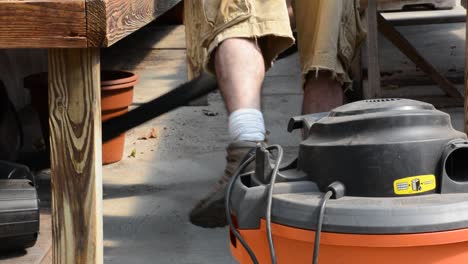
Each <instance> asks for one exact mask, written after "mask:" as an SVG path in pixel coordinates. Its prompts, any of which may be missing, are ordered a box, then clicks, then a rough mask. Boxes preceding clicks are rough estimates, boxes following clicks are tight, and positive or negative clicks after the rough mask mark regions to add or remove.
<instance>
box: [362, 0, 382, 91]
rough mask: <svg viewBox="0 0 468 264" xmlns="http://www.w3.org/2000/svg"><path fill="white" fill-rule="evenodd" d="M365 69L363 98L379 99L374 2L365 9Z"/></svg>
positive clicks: (377, 37)
mask: <svg viewBox="0 0 468 264" xmlns="http://www.w3.org/2000/svg"><path fill="white" fill-rule="evenodd" d="M367 68H368V70H367V72H368V82H369V85H368V86H367V87H365V89H363V96H364V98H366V99H368V98H374V97H380V95H381V91H380V65H379V31H378V28H377V2H376V1H369V2H368V8H367Z"/></svg>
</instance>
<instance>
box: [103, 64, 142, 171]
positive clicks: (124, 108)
mask: <svg viewBox="0 0 468 264" xmlns="http://www.w3.org/2000/svg"><path fill="white" fill-rule="evenodd" d="M137 82H138V76H137V75H136V74H134V73H131V72H125V71H106V72H102V74H101V111H102V112H101V113H102V121H106V120H108V119H111V118H113V117H116V116H119V115H122V114H125V113H127V112H128V107H129V106H130V105H131V104H132V102H133V87H134V86H135V85H136V84H137ZM124 145H125V134H121V135H120V136H118V137H116V138H114V139H112V140H110V141H107V142H105V143H103V145H102V163H103V164H110V163H114V162H117V161H120V160H121V159H122V157H123V151H124Z"/></svg>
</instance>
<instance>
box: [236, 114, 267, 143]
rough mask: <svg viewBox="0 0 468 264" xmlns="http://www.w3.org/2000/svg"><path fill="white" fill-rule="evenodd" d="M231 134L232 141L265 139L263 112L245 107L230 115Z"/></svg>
mask: <svg viewBox="0 0 468 264" xmlns="http://www.w3.org/2000/svg"><path fill="white" fill-rule="evenodd" d="M229 135H230V136H231V140H232V141H239V140H243V141H255V142H259V141H264V140H265V121H264V120H263V114H262V112H260V111H258V110H257V109H253V108H243V109H239V110H236V111H234V112H232V113H231V114H230V115H229Z"/></svg>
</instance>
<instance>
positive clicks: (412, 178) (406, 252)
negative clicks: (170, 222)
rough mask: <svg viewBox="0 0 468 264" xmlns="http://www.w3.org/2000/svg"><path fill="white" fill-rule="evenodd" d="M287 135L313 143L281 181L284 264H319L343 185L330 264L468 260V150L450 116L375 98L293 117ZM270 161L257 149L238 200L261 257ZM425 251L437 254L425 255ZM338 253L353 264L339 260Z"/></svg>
mask: <svg viewBox="0 0 468 264" xmlns="http://www.w3.org/2000/svg"><path fill="white" fill-rule="evenodd" d="M288 129H289V130H290V131H292V130H294V129H303V130H305V131H306V133H305V135H307V136H306V139H305V140H304V141H302V143H301V144H300V147H299V153H298V159H297V165H296V166H292V167H289V168H288V169H285V170H282V171H281V173H280V174H279V175H278V177H277V183H276V185H275V193H274V195H273V198H272V199H273V202H272V205H273V206H272V212H271V217H272V222H273V225H274V226H275V227H274V228H273V236H275V232H276V242H275V243H278V244H279V245H280V246H279V247H278V246H277V250H278V254H279V258H280V259H281V258H283V260H284V258H286V257H285V256H287V255H289V256H291V255H294V256H302V257H304V259H301V258H299V257H298V258H295V257H294V258H293V259H295V261H297V262H294V263H309V262H310V260H311V257H312V250H311V249H312V248H313V232H314V230H315V229H316V227H317V216H318V213H319V209H320V208H319V207H320V204H321V201H322V198H323V196H324V192H326V191H327V187H328V186H329V185H330V184H331V183H333V182H335V181H339V182H341V183H343V185H344V186H345V188H346V193H345V194H346V195H345V196H344V197H343V198H340V199H337V200H330V201H329V202H328V204H327V208H326V211H325V212H326V213H325V218H324V221H323V226H322V230H323V232H324V234H323V240H322V241H323V243H325V244H326V245H325V248H324V250H321V255H320V259H321V260H322V259H325V262H321V263H371V262H372V261H374V262H373V263H375V262H377V261H379V263H396V262H395V261H400V260H401V259H402V258H407V257H408V258H411V259H414V260H412V262H411V263H431V262H428V261H429V260H430V259H431V258H432V257H437V258H438V259H441V261H440V262H437V263H444V264H446V263H447V264H448V263H462V262H456V261H460V260H463V261H465V262H466V261H468V250H466V248H468V236H467V234H468V162H467V161H468V142H467V138H466V135H465V134H464V133H462V132H459V131H456V130H454V129H453V127H452V125H451V120H450V116H449V115H448V114H446V113H443V112H441V111H438V110H437V109H435V108H434V106H432V105H430V104H427V103H423V102H418V101H414V100H407V99H374V100H365V101H359V102H355V103H351V104H347V105H344V106H341V107H338V108H336V109H334V110H333V111H331V112H329V113H321V114H315V115H307V116H299V117H295V118H292V119H291V121H290V123H289V128H288ZM268 157H269V155H268V154H267V153H265V152H264V151H263V150H261V149H257V158H256V171H255V173H252V174H250V175H244V176H241V177H240V178H239V179H238V181H237V182H236V183H235V186H234V189H233V194H232V198H231V203H232V207H233V208H232V211H233V215H234V216H235V218H236V220H237V221H236V222H237V226H238V230H239V231H240V232H241V234H243V235H245V237H246V238H247V240H249V239H250V241H248V242H250V243H251V244H252V245H254V246H253V247H254V248H255V247H256V249H257V251H258V252H262V253H267V252H268V250H267V248H268V245H267V244H266V238H264V237H263V235H265V234H264V232H265V230H264V227H265V226H264V220H263V219H265V208H266V201H267V199H266V198H267V196H266V195H267V193H268V192H267V186H268V184H269V181H270V178H271V167H272V166H271V163H272V162H271V161H270V160H269V158H268ZM275 228H276V231H275ZM285 230H287V232H286V231H285ZM255 232H257V233H258V234H255ZM457 232H458V233H457ZM460 232H461V233H460ZM462 233H463V235H462ZM448 234H450V235H451V236H450V237H447V235H448ZM421 235H423V236H427V237H426V238H427V241H426V240H425V239H421ZM309 238H310V239H309ZM260 239H261V240H260ZM369 239H370V240H369ZM389 239H390V240H389ZM415 239H416V240H417V239H420V240H418V241H419V242H417V243H416V242H415V241H416V240H415ZM368 241H373V242H372V243H373V244H369V243H370V242H368ZM388 241H393V242H392V243H393V244H392V243H388ZM437 241H438V242H437ZM442 241H444V242H442ZM231 242H232V245H231V249H232V252H233V255H234V256H236V258H237V259H238V260H239V261H240V262H241V263H244V262H243V260H242V256H244V257H245V256H247V255H246V254H244V253H245V252H243V249H241V246H239V245H238V243H237V246H236V245H235V244H236V240H235V239H234V238H233V237H231ZM399 242H401V244H399ZM455 244H457V246H454V245H455ZM281 245H283V246H284V247H286V248H288V249H289V250H290V251H291V252H289V254H282V253H281V252H287V251H288V250H286V249H285V248H282V246H281ZM291 245H295V246H294V247H292V246H291ZM461 245H463V246H462V247H461ZM262 247H264V248H262ZM421 247H426V249H427V251H428V252H426V253H425V255H424V256H417V255H420V253H421V251H418V250H420V249H421ZM278 248H280V249H278ZM281 248H282V249H281ZM301 248H302V249H304V248H308V249H309V250H308V251H304V252H301V250H300V249H301ZM358 248H359V249H358ZM383 248H384V249H385V250H386V251H385V252H384V253H382V249H383ZM403 248H404V249H403ZM426 249H425V250H426ZM437 249H441V250H442V249H443V250H442V251H441V250H437ZM334 250H336V252H340V251H341V252H347V255H348V258H341V260H340V258H336V253H333V251H334ZM242 252H243V253H242ZM327 252H328V253H327ZM353 252H354V253H356V254H354V253H353ZM376 252H377V253H376ZM378 252H381V254H383V255H381V256H380V257H382V259H381V258H380V257H379V259H378V260H377V259H373V260H372V261H371V262H367V260H366V256H367V257H369V256H371V255H373V254H374V255H375V254H377V255H376V256H379V254H380V253H378ZM241 253H242V254H241ZM387 253H388V254H387ZM328 254H329V255H328ZM281 256H283V257H281ZM353 256H354V257H353ZM416 257H417V258H416ZM259 258H260V259H261V258H262V256H260V257H259ZM444 259H446V260H447V261H444ZM265 260H269V258H268V254H267V255H266V256H265ZM340 261H341V262H340ZM343 261H344V262H343ZM266 263H267V262H266ZM279 263H281V261H280V262H279ZM283 263H293V262H283Z"/></svg>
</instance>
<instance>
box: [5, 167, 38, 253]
mask: <svg viewBox="0 0 468 264" xmlns="http://www.w3.org/2000/svg"><path fill="white" fill-rule="evenodd" d="M38 233H39V200H38V196H37V191H36V188H35V182H34V177H33V175H32V174H31V172H30V171H29V169H28V168H27V167H26V166H23V165H20V164H14V163H10V162H5V161H0V250H1V251H5V250H18V249H25V248H28V247H32V246H34V244H35V243H36V240H37V236H38Z"/></svg>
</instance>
